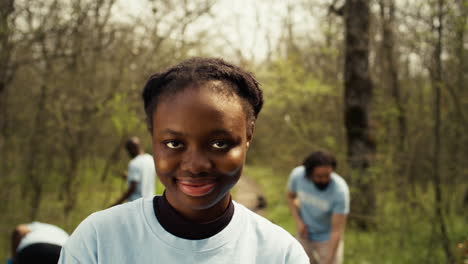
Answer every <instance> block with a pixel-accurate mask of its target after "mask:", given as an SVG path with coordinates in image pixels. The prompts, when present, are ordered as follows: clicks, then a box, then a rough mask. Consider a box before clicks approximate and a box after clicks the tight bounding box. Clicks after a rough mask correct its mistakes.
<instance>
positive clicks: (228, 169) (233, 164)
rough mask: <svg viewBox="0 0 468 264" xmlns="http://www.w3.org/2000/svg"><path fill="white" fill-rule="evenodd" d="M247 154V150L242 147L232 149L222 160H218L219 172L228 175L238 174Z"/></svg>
mask: <svg viewBox="0 0 468 264" xmlns="http://www.w3.org/2000/svg"><path fill="white" fill-rule="evenodd" d="M245 153H246V148H245V147H244V146H242V147H237V148H234V149H232V150H231V151H229V152H228V153H226V155H225V156H223V157H222V158H217V159H216V164H217V167H218V170H220V171H221V172H222V173H226V174H233V175H235V174H237V173H238V172H239V170H240V169H241V168H242V167H243V165H244V161H245Z"/></svg>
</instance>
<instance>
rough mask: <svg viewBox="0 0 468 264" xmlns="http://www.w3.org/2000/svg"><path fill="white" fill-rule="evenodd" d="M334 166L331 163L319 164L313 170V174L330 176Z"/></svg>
mask: <svg viewBox="0 0 468 264" xmlns="http://www.w3.org/2000/svg"><path fill="white" fill-rule="evenodd" d="M332 171H333V168H332V166H330V165H322V166H317V167H315V168H314V170H313V171H312V176H315V177H321V176H329V175H330V173H332Z"/></svg>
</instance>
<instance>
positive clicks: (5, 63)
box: [0, 0, 14, 174]
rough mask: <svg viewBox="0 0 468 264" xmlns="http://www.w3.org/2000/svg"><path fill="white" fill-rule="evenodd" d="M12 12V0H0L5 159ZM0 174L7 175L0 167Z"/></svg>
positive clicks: (0, 136) (0, 142)
mask: <svg viewBox="0 0 468 264" xmlns="http://www.w3.org/2000/svg"><path fill="white" fill-rule="evenodd" d="M13 11H14V0H2V1H1V2H0V155H1V156H2V157H6V155H5V153H4V152H3V149H4V144H5V143H6V140H7V137H8V127H7V124H8V111H7V110H8V109H7V107H6V104H7V86H8V83H9V82H10V81H11V77H12V69H11V65H10V59H11V50H12V48H13V45H12V44H11V43H10V36H11V32H10V16H11V14H12V13H13ZM0 164H2V163H0ZM0 173H5V174H7V173H6V172H5V171H3V168H2V167H0Z"/></svg>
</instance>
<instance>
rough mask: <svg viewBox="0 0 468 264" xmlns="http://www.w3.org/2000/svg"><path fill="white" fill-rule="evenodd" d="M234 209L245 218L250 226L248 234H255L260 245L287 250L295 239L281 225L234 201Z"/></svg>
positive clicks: (269, 248)
mask: <svg viewBox="0 0 468 264" xmlns="http://www.w3.org/2000/svg"><path fill="white" fill-rule="evenodd" d="M235 205H236V210H239V211H240V212H241V213H242V214H243V215H244V216H245V218H246V219H247V225H248V226H249V227H250V228H252V230H250V231H251V232H250V234H252V235H255V237H256V239H257V240H258V242H260V245H262V246H264V247H267V248H268V250H271V249H272V248H274V249H277V250H279V251H284V250H288V249H289V248H290V247H291V246H292V245H293V244H295V242H296V239H295V238H294V237H293V236H292V235H291V234H290V233H289V232H287V231H286V230H284V229H283V228H282V227H280V226H278V225H276V224H274V223H272V222H271V221H270V220H268V219H266V218H264V217H263V216H260V215H258V214H256V213H254V212H252V211H251V210H249V209H247V208H246V207H244V206H243V205H240V204H238V203H235Z"/></svg>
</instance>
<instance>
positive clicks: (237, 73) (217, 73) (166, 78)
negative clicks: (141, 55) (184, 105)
mask: <svg viewBox="0 0 468 264" xmlns="http://www.w3.org/2000/svg"><path fill="white" fill-rule="evenodd" d="M216 80H217V81H222V82H225V83H226V84H228V85H223V86H222V89H225V91H224V92H226V93H234V94H236V95H238V96H239V97H240V98H242V99H243V102H244V109H245V110H246V111H247V115H248V118H249V120H254V121H255V120H256V118H257V117H258V114H259V113H260V110H261V109H262V106H263V93H262V90H261V89H260V87H259V86H260V85H259V82H258V81H257V80H256V79H255V77H254V76H253V74H252V73H250V72H247V71H244V70H243V69H241V68H240V67H238V66H235V65H233V64H230V63H227V62H226V61H224V60H222V59H217V58H200V57H195V58H191V59H188V60H185V61H182V62H181V63H179V64H177V65H175V66H173V67H171V68H169V69H167V70H165V71H163V72H159V73H155V74H153V75H152V76H151V77H150V78H149V79H148V81H147V82H146V85H145V87H144V89H143V93H142V97H143V102H144V107H145V113H146V120H147V123H148V128H149V130H150V131H151V132H152V131H153V127H152V117H153V112H154V110H155V109H156V106H157V104H158V103H159V99H160V98H161V96H162V95H171V94H175V93H176V92H179V91H181V90H183V89H185V88H187V87H189V86H191V85H193V84H195V85H201V84H203V83H205V82H208V81H216ZM218 88H219V87H218Z"/></svg>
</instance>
